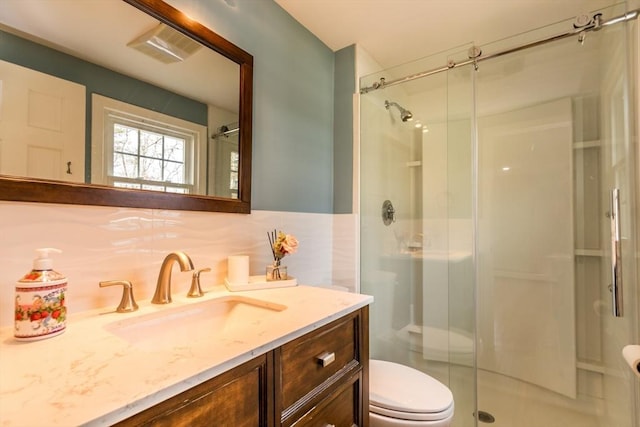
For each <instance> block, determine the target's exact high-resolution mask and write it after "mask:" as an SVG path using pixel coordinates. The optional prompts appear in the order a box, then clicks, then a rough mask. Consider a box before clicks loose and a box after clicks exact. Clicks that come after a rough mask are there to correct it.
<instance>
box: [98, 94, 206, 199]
mask: <svg viewBox="0 0 640 427" xmlns="http://www.w3.org/2000/svg"><path fill="white" fill-rule="evenodd" d="M93 96H94V102H93V108H94V111H93V117H94V120H95V118H96V116H97V117H98V118H99V120H98V122H99V123H101V126H97V125H96V123H94V130H93V131H94V141H95V139H96V129H95V128H96V127H100V128H101V129H102V131H101V132H99V134H100V135H101V136H102V138H101V140H102V144H101V145H100V149H99V150H95V149H94V152H93V153H92V162H91V163H92V173H91V175H92V182H93V183H101V184H107V185H111V186H114V187H120V188H133V189H142V190H152V191H164V192H172V193H184V194H200V193H199V187H200V185H202V186H204V178H203V176H204V175H206V171H205V168H204V165H203V164H202V163H203V162H205V161H206V159H205V156H204V155H201V154H200V153H202V152H204V150H203V149H201V147H200V141H205V140H206V127H204V126H201V125H197V124H194V123H190V122H186V121H184V120H180V119H176V118H175V117H170V116H167V115H164V114H160V113H157V112H154V111H149V110H146V109H143V108H140V107H136V106H133V105H129V104H126V103H123V102H120V101H115V100H112V99H109V98H105V97H102V96H99V95H93ZM93 145H96V144H93ZM94 157H97V158H94Z"/></svg>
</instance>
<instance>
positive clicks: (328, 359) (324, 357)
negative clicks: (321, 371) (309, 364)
mask: <svg viewBox="0 0 640 427" xmlns="http://www.w3.org/2000/svg"><path fill="white" fill-rule="evenodd" d="M316 359H317V360H318V363H320V364H321V365H322V367H323V368H324V367H326V366H329V365H331V364H332V363H333V362H334V361H335V360H336V354H335V353H333V352H331V353H329V352H328V351H325V352H324V353H322V354H321V355H320V356H317V357H316Z"/></svg>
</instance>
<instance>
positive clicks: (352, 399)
mask: <svg viewBox="0 0 640 427" xmlns="http://www.w3.org/2000/svg"><path fill="white" fill-rule="evenodd" d="M360 382H361V378H360V375H356V376H355V377H353V378H352V379H351V381H349V382H348V383H346V384H343V385H342V386H341V387H339V388H338V389H337V390H336V391H334V392H333V393H332V394H331V395H329V396H328V397H327V398H326V399H324V400H323V401H322V402H320V404H318V405H317V406H316V407H315V408H313V409H312V410H311V411H310V412H309V413H307V414H306V415H305V416H304V417H303V418H301V419H299V420H298V421H297V422H295V423H294V424H293V426H292V427H327V426H335V427H352V426H362V425H363V424H362V422H361V420H360V416H361V415H360V411H359V404H358V402H359V395H360V392H361V390H362V389H361V388H360ZM365 416H366V415H365Z"/></svg>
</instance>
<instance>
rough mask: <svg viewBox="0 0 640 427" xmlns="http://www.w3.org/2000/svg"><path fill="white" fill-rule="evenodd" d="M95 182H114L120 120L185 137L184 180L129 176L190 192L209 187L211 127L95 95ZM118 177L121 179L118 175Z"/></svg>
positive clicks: (92, 146)
mask: <svg viewBox="0 0 640 427" xmlns="http://www.w3.org/2000/svg"><path fill="white" fill-rule="evenodd" d="M91 105H92V113H91V116H92V120H91V140H92V142H91V183H92V184H102V185H109V186H113V182H114V177H113V125H114V124H115V123H120V124H123V125H126V126H131V127H134V128H138V129H143V130H148V131H152V132H158V133H162V134H165V135H171V136H175V137H178V138H183V139H185V140H186V141H187V146H186V147H185V154H186V156H185V175H186V177H185V178H186V182H185V184H186V185H184V184H173V183H164V182H160V181H159V182H157V183H156V182H152V183H151V182H149V181H144V180H139V181H137V180H128V179H122V180H121V181H132V182H137V183H140V184H143V185H144V184H152V185H158V186H166V187H170V188H171V189H174V190H175V189H179V188H184V189H186V192H187V193H189V194H204V192H205V191H206V188H205V187H206V175H207V169H206V160H207V159H206V143H207V127H206V126H203V125H199V124H197V123H192V122H189V121H186V120H182V119H178V118H176V117H173V116H169V115H166V114H162V113H158V112H156V111H152V110H148V109H146V108H142V107H138V106H135V105H131V104H128V103H126V102H122V101H117V100H115V99H111V98H107V97H105V96H102V95H98V94H92V95H91ZM116 179H118V180H120V179H119V178H117V177H116Z"/></svg>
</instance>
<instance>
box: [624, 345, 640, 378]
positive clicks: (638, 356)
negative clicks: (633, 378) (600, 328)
mask: <svg viewBox="0 0 640 427" xmlns="http://www.w3.org/2000/svg"><path fill="white" fill-rule="evenodd" d="M622 357H624V360H626V361H627V363H628V364H629V366H630V367H631V370H632V371H633V373H635V374H636V375H637V376H638V377H639V378H640V345H627V346H625V347H624V348H623V349H622Z"/></svg>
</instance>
